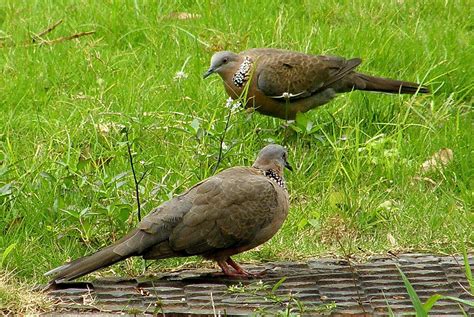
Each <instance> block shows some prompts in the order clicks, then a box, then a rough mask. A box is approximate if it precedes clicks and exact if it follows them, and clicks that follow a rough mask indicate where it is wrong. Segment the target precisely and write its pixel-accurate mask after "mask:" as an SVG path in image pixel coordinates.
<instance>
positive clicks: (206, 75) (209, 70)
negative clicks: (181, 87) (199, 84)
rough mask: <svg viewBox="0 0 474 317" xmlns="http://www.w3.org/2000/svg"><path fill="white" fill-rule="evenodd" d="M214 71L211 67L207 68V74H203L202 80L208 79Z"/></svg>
mask: <svg viewBox="0 0 474 317" xmlns="http://www.w3.org/2000/svg"><path fill="white" fill-rule="evenodd" d="M214 71H215V70H214V68H212V67H211V68H209V69H208V70H207V72H205V73H204V74H203V75H202V78H204V79H205V78H207V77H209V76H210V75H212V74H213V73H214Z"/></svg>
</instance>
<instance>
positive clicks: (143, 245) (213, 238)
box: [45, 144, 292, 284]
mask: <svg viewBox="0 0 474 317" xmlns="http://www.w3.org/2000/svg"><path fill="white" fill-rule="evenodd" d="M285 167H286V168H288V169H290V170H292V168H291V166H290V165H289V163H288V161H287V151H286V150H285V149H284V148H283V147H281V146H280V145H275V144H271V145H267V146H266V147H264V148H263V149H262V150H261V151H260V153H259V154H258V157H257V159H256V160H255V162H254V164H253V165H252V167H232V168H229V169H226V170H224V171H222V172H220V173H219V174H216V175H215V176H212V177H210V178H208V179H206V180H203V181H201V182H200V183H197V184H196V185H194V186H193V187H191V188H190V189H189V190H188V191H186V192H184V193H183V194H181V195H179V196H177V197H175V198H173V199H171V200H169V201H167V202H165V203H163V204H162V205H160V206H159V207H157V208H156V209H155V210H153V211H152V212H151V213H150V214H149V215H147V216H146V217H145V218H144V219H143V220H142V221H141V222H140V223H139V224H138V227H137V228H136V229H134V230H132V231H131V232H130V233H128V234H127V235H126V236H125V237H123V238H122V239H120V240H119V241H117V242H116V243H114V244H112V245H111V246H108V247H106V248H104V249H102V250H100V251H98V252H96V253H94V254H92V255H89V256H86V257H83V258H80V259H77V260H74V261H72V262H69V263H66V264H64V265H63V266H60V267H58V268H55V269H53V270H51V271H49V272H47V273H46V274H45V275H52V276H53V280H52V281H51V284H55V283H60V282H63V281H69V280H73V279H76V278H78V277H81V276H83V275H86V274H88V273H90V272H93V271H96V270H98V269H100V268H104V267H107V266H109V265H112V264H114V263H116V262H118V261H122V260H124V259H126V258H129V257H131V256H142V257H143V258H144V259H164V258H170V257H182V256H191V255H200V256H202V257H204V258H206V259H211V260H214V261H216V262H217V264H218V265H219V266H220V267H221V269H222V271H223V272H224V274H226V275H229V276H248V275H252V274H250V273H249V272H247V271H245V270H244V269H243V268H241V267H240V266H239V265H238V264H237V263H236V262H234V261H233V260H232V259H231V258H230V256H232V255H234V254H238V253H241V252H244V251H247V250H250V249H252V248H255V247H256V246H258V245H260V244H262V243H264V242H265V241H267V240H268V239H270V238H271V237H272V236H273V235H274V234H275V233H276V232H277V231H278V229H279V228H280V227H281V225H282V224H283V222H284V220H285V219H286V216H287V214H288V193H287V190H286V187H285V181H284V179H283V170H284V168H285ZM231 267H232V268H233V269H232V268H231Z"/></svg>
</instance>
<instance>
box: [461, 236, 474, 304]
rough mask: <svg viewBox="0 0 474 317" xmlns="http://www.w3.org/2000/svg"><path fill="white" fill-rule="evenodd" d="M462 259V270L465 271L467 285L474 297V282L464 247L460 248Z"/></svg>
mask: <svg viewBox="0 0 474 317" xmlns="http://www.w3.org/2000/svg"><path fill="white" fill-rule="evenodd" d="M462 257H463V259H464V269H465V271H466V279H467V281H468V283H469V288H470V291H471V295H472V296H474V280H473V279H472V270H471V265H470V264H469V258H468V256H467V251H466V247H465V246H464V245H463V247H462Z"/></svg>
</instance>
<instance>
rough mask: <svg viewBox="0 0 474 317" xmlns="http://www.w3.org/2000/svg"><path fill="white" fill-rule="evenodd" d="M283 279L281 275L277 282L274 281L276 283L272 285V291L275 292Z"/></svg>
mask: <svg viewBox="0 0 474 317" xmlns="http://www.w3.org/2000/svg"><path fill="white" fill-rule="evenodd" d="M285 281H286V277H282V278H281V279H280V280H279V281H278V282H276V284H275V285H273V287H272V293H275V292H276V291H277V290H278V289H279V288H280V286H281V284H283V283H284V282H285Z"/></svg>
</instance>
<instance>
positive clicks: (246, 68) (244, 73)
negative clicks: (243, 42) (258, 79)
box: [232, 56, 253, 87]
mask: <svg viewBox="0 0 474 317" xmlns="http://www.w3.org/2000/svg"><path fill="white" fill-rule="evenodd" d="M252 64H253V63H252V60H251V59H250V57H248V56H245V58H244V61H243V62H242V64H240V67H239V70H237V72H236V73H235V74H234V76H233V77H232V81H233V82H234V85H236V86H237V87H243V86H244V85H245V83H246V82H247V81H248V80H249V78H250V70H251V69H252Z"/></svg>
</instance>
